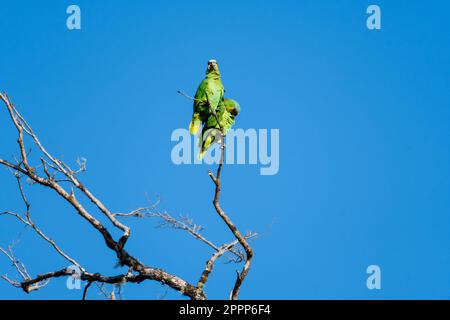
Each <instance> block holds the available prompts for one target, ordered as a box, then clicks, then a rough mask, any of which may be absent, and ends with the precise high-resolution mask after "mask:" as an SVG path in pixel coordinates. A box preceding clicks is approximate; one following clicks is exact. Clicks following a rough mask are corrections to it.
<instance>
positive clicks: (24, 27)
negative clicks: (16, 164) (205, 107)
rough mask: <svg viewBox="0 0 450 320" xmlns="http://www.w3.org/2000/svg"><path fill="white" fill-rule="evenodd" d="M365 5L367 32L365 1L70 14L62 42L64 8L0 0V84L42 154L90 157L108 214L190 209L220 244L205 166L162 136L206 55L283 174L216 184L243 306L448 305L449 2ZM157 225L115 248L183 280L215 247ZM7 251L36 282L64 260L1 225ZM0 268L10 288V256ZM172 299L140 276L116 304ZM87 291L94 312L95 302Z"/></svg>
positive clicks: (70, 234)
mask: <svg viewBox="0 0 450 320" xmlns="http://www.w3.org/2000/svg"><path fill="white" fill-rule="evenodd" d="M375 3H376V4H378V5H379V6H380V7H381V11H382V29H381V30H379V31H371V30H368V29H367V27H366V19H367V17H368V15H367V14H366V8H367V7H368V5H370V4H372V2H369V1H331V0H329V1H276V2H275V1H272V2H268V1H267V2H263V1H245V2H244V1H227V2H226V3H223V2H214V1H196V2H195V3H188V2H181V1H171V2H170V3H167V2H163V1H152V2H151V3H150V1H126V2H125V1H81V0H80V1H76V4H78V5H79V6H80V7H81V11H82V30H80V31H69V30H68V29H67V28H66V18H67V16H68V15H67V14H66V8H67V6H68V5H70V4H72V2H69V1H46V2H45V4H44V2H42V1H35V2H33V3H31V2H29V1H14V2H12V1H5V0H2V1H1V11H2V18H1V19H0V36H1V41H0V90H2V91H6V92H8V94H9V95H10V97H11V98H12V100H13V102H15V104H16V106H17V107H18V108H19V109H20V110H21V112H22V113H23V114H24V115H25V117H26V118H27V119H28V120H29V122H30V123H31V124H32V126H33V128H34V130H35V131H36V132H37V133H38V134H39V136H40V138H41V140H42V141H43V143H44V144H45V145H46V147H47V148H48V149H49V150H50V151H51V152H52V153H53V154H54V155H55V156H58V157H61V158H62V159H63V160H65V161H67V162H68V163H69V164H72V165H73V164H74V160H75V159H76V158H77V157H80V156H82V157H86V158H87V159H88V171H87V172H86V173H84V174H83V175H82V176H81V178H80V179H81V180H82V181H83V182H84V183H85V184H86V185H88V186H89V187H90V189H91V190H92V191H93V192H94V193H95V194H96V195H98V196H99V197H100V198H101V199H102V201H103V202H104V203H105V204H106V205H107V206H108V207H109V208H110V209H111V210H112V211H115V212H116V211H120V212H125V211H130V210H133V209H135V208H137V207H140V206H142V205H146V197H145V194H146V193H148V195H149V196H150V197H151V198H152V199H155V198H156V197H157V196H160V197H161V204H160V206H159V209H160V210H161V211H164V210H167V211H168V212H170V213H171V214H173V215H174V216H177V215H178V214H184V215H189V216H190V217H191V218H193V219H194V220H195V222H197V223H199V224H201V225H203V226H205V227H206V230H205V232H204V234H205V236H207V237H208V238H209V239H211V240H214V241H215V242H216V243H218V244H222V243H225V242H228V241H230V240H232V234H231V233H230V232H229V230H228V229H227V228H226V227H225V226H224V224H223V223H222V222H221V221H220V219H219V217H218V216H217V214H216V213H215V212H214V210H213V207H212V205H211V201H212V197H213V186H212V183H211V181H210V179H209V177H208V176H207V170H208V169H209V167H208V166H207V165H202V166H198V165H196V166H194V165H181V166H175V165H174V164H173V163H172V162H171V159H170V152H171V149H172V147H173V146H174V144H175V143H173V142H171V141H170V136H171V133H172V131H173V130H174V129H176V128H186V127H187V125H188V122H189V120H190V116H191V112H192V109H191V108H192V107H191V102H190V101H188V100H186V99H184V98H183V97H181V96H180V95H178V94H177V93H176V90H178V89H181V90H184V91H186V92H188V93H190V94H194V93H195V90H196V88H197V85H198V84H199V82H200V81H201V80H202V78H203V76H204V70H205V66H206V61H207V60H208V59H210V58H215V59H217V60H218V62H219V66H220V70H221V73H222V79H223V82H224V85H225V87H226V89H227V94H228V95H229V96H230V97H233V98H235V99H236V100H238V101H239V102H240V104H241V108H242V113H241V114H240V116H239V117H238V119H237V124H236V127H239V128H243V129H248V128H255V129H259V128H278V129H280V171H279V173H278V174H277V175H275V176H261V175H260V174H259V166H257V165H230V166H226V167H225V168H224V171H223V195H222V205H223V207H224V209H225V210H226V211H227V212H228V213H229V215H230V216H231V217H232V219H233V220H234V222H235V223H236V224H237V225H238V227H239V228H240V229H241V230H242V231H244V232H245V231H247V230H252V231H256V232H258V233H259V234H260V237H259V238H258V239H256V240H254V241H252V246H253V248H254V251H255V259H254V263H253V266H252V270H251V272H250V274H249V276H248V278H247V280H246V282H245V283H244V285H243V287H242V291H241V295H240V297H241V298H245V299H316V298H319V299H324V298H325V299H347V298H356V299H373V298H383V299H391V298H392V299H397V298H408V299H409V298H421V299H429V298H430V299H431V298H450V252H449V250H448V248H449V247H448V246H449V243H450V232H449V231H450V217H449V212H450V198H449V196H448V192H449V191H450V180H449V178H450V165H449V163H450V148H449V147H450V139H449V137H450V135H449V133H450V77H449V74H450V41H449V40H450V37H449V36H450V31H449V27H448V11H449V10H450V5H449V3H448V2H447V1H433V2H427V1H400V0H398V1H375ZM15 139H16V133H15V131H14V129H13V127H12V125H11V123H10V121H9V120H8V118H7V113H6V108H4V107H3V106H2V107H1V109H0V158H3V159H5V158H6V159H12V157H13V155H14V154H16V155H17V154H18V153H17V152H18V151H17V144H16V142H15ZM33 154H36V150H34V152H33V153H32V155H33ZM35 160H36V158H35ZM212 168H213V167H212ZM0 190H1V193H0V211H3V210H17V211H19V210H23V206H22V203H21V202H20V198H19V194H18V192H17V189H16V184H15V180H14V178H13V177H12V175H11V174H10V172H9V171H8V170H6V169H5V168H2V169H1V170H0ZM26 191H27V194H28V197H29V200H30V201H31V202H32V217H33V218H34V220H35V222H36V223H37V224H38V225H39V226H40V227H41V228H42V229H43V231H44V232H46V233H47V234H48V235H49V236H51V237H52V238H53V239H55V240H56V241H57V243H58V244H59V245H60V246H61V247H62V248H63V249H64V250H65V251H66V252H67V253H69V254H70V255H71V256H72V257H74V258H75V259H76V260H77V261H79V262H80V263H82V264H83V265H84V266H85V267H86V268H87V269H88V270H89V271H92V272H97V271H99V272H103V273H106V274H111V275H112V274H116V273H119V272H123V271H124V270H121V269H120V268H116V269H115V268H114V267H113V266H114V264H115V262H116V258H115V256H114V254H113V253H112V252H111V251H110V250H107V249H105V246H104V243H103V240H102V239H101V238H100V236H99V234H98V233H97V232H95V231H94V230H93V229H92V228H91V227H90V226H89V225H88V223H87V222H85V221H84V220H82V219H81V218H80V217H79V216H78V215H77V214H76V213H75V212H74V210H72V209H71V208H70V207H69V206H67V205H66V204H65V203H64V202H63V201H62V200H60V199H59V198H58V197H57V196H56V195H55V194H53V193H52V192H50V191H49V190H46V189H44V188H43V187H39V186H27V187H26ZM88 208H89V209H90V210H92V212H95V211H94V208H93V207H92V206H89V205H88ZM95 214H96V216H97V217H99V219H102V221H104V219H103V218H102V217H101V215H100V214H99V213H98V212H95ZM157 222H158V221H156V220H151V219H146V220H126V221H125V223H127V224H128V225H130V226H131V227H132V232H133V234H132V237H131V239H130V240H129V242H128V244H127V248H128V250H129V251H130V253H132V254H133V255H135V256H137V257H139V258H140V259H141V260H142V261H144V262H145V263H146V264H149V265H152V266H156V267H160V268H164V269H165V270H167V271H168V272H171V273H175V274H177V275H179V276H181V277H183V278H184V279H186V280H188V281H190V282H196V280H197V279H198V277H199V275H200V272H201V270H202V269H203V267H204V263H205V261H206V260H207V259H208V257H209V256H210V254H211V253H212V252H211V250H210V249H209V248H208V247H206V246H205V245H203V244H202V243H200V242H198V241H196V240H194V239H193V238H191V237H190V236H189V235H188V234H185V233H183V232H180V231H175V230H170V229H161V228H155V226H157ZM110 229H111V227H110ZM114 235H115V236H118V235H119V233H118V232H114ZM15 239H16V240H19V242H18V243H16V245H15V247H14V249H15V252H16V254H17V256H18V257H20V258H21V259H22V260H23V262H24V263H25V264H26V265H27V266H28V269H29V271H30V273H31V274H32V275H37V274H39V273H43V272H47V271H52V270H56V269H58V268H62V267H64V266H66V265H67V263H66V261H64V260H63V259H62V258H60V257H59V256H58V255H57V254H56V253H55V252H54V251H53V250H52V249H51V248H50V246H49V245H48V244H47V243H45V242H44V241H43V240H42V239H40V238H38V237H37V236H36V235H35V234H34V233H33V232H32V231H30V230H26V229H24V228H23V226H21V225H20V224H19V223H18V222H17V221H16V220H14V219H12V218H9V217H1V220H0V245H1V246H2V247H7V246H8V245H9V244H10V243H11V242H12V241H13V240H15ZM371 264H376V265H379V266H380V267H381V271H382V289H381V290H368V289H367V287H366V279H367V276H368V275H367V274H366V268H367V266H369V265H371ZM236 267H237V266H235V265H230V264H223V263H222V262H219V263H218V264H217V265H216V268H215V271H214V273H213V275H212V276H211V279H210V282H208V284H207V288H206V289H207V293H208V296H209V297H210V298H217V299H218V298H227V297H228V294H229V291H230V290H231V289H232V285H233V281H234V279H235V269H236ZM0 270H1V273H3V274H4V273H7V274H8V275H9V276H10V277H11V278H16V274H15V272H14V269H13V268H12V267H11V266H10V263H9V262H8V261H7V260H6V259H5V257H3V256H1V257H0ZM166 291H167V290H166V288H165V287H163V286H161V285H160V284H158V283H155V282H151V281H147V282H145V283H142V284H141V285H134V284H127V285H126V286H125V287H124V289H123V296H124V298H126V299H158V298H161V297H163V296H165V298H173V299H176V298H182V297H181V295H180V294H179V293H178V292H175V291H173V290H170V289H169V290H168V291H167V292H166ZM81 294H82V291H79V290H72V291H71V290H67V289H66V286H65V280H64V279H58V280H53V281H51V283H50V284H49V285H48V286H47V288H45V289H43V290H41V291H38V292H34V293H32V294H30V295H27V294H25V293H23V292H22V291H21V290H20V289H16V288H13V287H11V286H10V285H9V284H7V283H6V282H4V281H1V282H0V298H2V299H48V298H54V299H79V298H81ZM88 297H89V298H91V299H96V298H99V299H101V298H103V297H102V296H101V295H100V294H99V293H98V290H96V289H94V288H93V289H91V291H90V292H89V296H88Z"/></svg>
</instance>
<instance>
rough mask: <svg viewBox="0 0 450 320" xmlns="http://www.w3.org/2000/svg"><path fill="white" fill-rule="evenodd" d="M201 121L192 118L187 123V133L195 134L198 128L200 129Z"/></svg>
mask: <svg viewBox="0 0 450 320" xmlns="http://www.w3.org/2000/svg"><path fill="white" fill-rule="evenodd" d="M201 125H202V123H201V122H200V121H199V120H192V121H191V123H190V124H189V133H190V134H192V135H196V134H197V132H198V130H200V127H201Z"/></svg>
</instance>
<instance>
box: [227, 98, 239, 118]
mask: <svg viewBox="0 0 450 320" xmlns="http://www.w3.org/2000/svg"><path fill="white" fill-rule="evenodd" d="M223 103H224V105H225V109H226V110H227V111H228V112H229V113H231V114H232V115H233V116H235V117H236V116H237V115H238V114H239V112H241V106H240V105H239V103H238V102H237V101H236V100H233V99H224V100H223Z"/></svg>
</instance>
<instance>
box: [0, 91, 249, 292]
mask: <svg viewBox="0 0 450 320" xmlns="http://www.w3.org/2000/svg"><path fill="white" fill-rule="evenodd" d="M180 94H183V93H181V92H180ZM183 95H185V94H183ZM185 96H186V97H188V98H191V97H189V96H187V95H185ZM192 99H194V98H192ZM0 100H2V101H3V102H4V104H5V106H6V108H7V111H8V114H9V116H10V119H11V121H12V123H13V125H14V127H15V128H16V131H17V135H18V139H17V143H18V145H19V154H20V156H19V157H18V158H15V157H14V161H8V160H4V159H1V158H0V165H3V166H4V167H6V168H8V169H9V170H10V171H11V172H12V173H13V175H14V177H15V178H16V181H17V185H18V189H19V192H20V196H21V199H22V202H23V203H24V206H25V210H24V213H22V214H20V213H17V212H14V211H4V212H0V216H10V217H13V218H15V219H17V220H18V221H19V222H20V223H22V224H24V225H25V226H27V227H30V228H31V229H32V230H33V231H34V232H35V233H36V234H38V235H39V237H40V238H42V239H43V240H45V241H46V242H47V243H49V244H50V245H51V246H52V248H53V249H54V250H55V251H56V252H57V253H58V254H59V255H60V256H62V257H63V258H64V259H65V260H67V261H68V262H70V263H71V264H72V265H74V266H77V267H78V268H79V270H80V274H79V275H77V276H79V279H80V280H81V281H85V282H87V284H86V285H85V287H84V290H83V297H82V299H83V300H84V299H86V296H87V292H88V290H89V288H90V287H91V285H92V283H94V284H96V285H97V287H98V288H99V289H100V291H101V292H103V293H104V294H105V296H106V297H107V298H108V299H115V291H114V290H113V291H112V293H111V294H109V293H108V292H106V291H105V289H104V285H105V284H110V285H114V286H118V287H120V286H121V285H123V284H124V283H128V282H129V283H140V282H142V281H145V280H152V281H158V282H160V283H161V284H164V285H167V286H168V287H171V288H173V289H174V290H177V291H179V292H180V293H182V294H183V295H185V296H187V297H189V298H191V299H194V300H204V299H206V294H205V292H204V287H205V284H206V282H207V281H208V279H209V276H210V274H211V272H212V270H213V266H214V263H215V262H216V261H217V260H218V259H219V258H220V257H222V256H224V255H225V254H226V253H229V254H231V255H234V258H228V260H229V261H233V262H241V261H243V260H244V259H245V263H244V267H243V269H242V271H241V272H240V273H238V278H237V280H236V282H235V284H234V288H233V291H232V293H231V295H230V298H231V299H237V297H238V293H239V290H240V287H241V285H242V282H243V281H244V279H245V277H246V275H247V273H248V271H249V268H250V264H251V260H252V257H253V251H252V249H251V248H250V246H249V244H248V242H247V240H248V239H249V238H252V237H254V236H255V235H256V234H247V235H246V236H242V235H241V233H240V232H239V231H238V229H237V228H236V227H235V225H234V224H233V223H232V222H231V220H230V219H229V217H228V216H227V215H226V214H225V212H224V211H223V210H222V209H221V207H220V204H219V198H220V189H221V185H220V174H221V170H222V166H223V161H224V152H225V144H224V139H223V129H222V128H220V129H221V133H222V146H221V148H222V155H221V162H220V164H219V167H218V169H217V174H216V176H214V175H213V174H212V173H211V172H209V176H210V177H211V179H212V180H213V182H214V184H215V196H214V202H213V204H214V207H215V209H216V211H217V213H218V214H219V216H220V217H221V218H222V220H223V221H224V222H225V223H226V224H227V226H228V227H229V228H230V230H231V231H232V233H233V235H234V236H235V238H236V240H235V241H233V242H231V243H229V244H225V245H222V246H218V245H216V244H214V242H212V241H210V240H208V239H207V238H206V237H204V236H203V235H202V234H201V231H202V230H203V227H202V226H201V225H197V224H195V223H194V222H193V220H192V219H190V218H187V217H183V216H182V217H181V219H175V218H173V217H172V216H171V215H169V214H168V213H166V212H165V213H161V212H158V211H156V210H155V208H156V205H152V206H150V207H145V208H144V207H143V208H138V209H136V210H133V211H131V212H129V213H112V211H110V210H109V209H108V208H107V207H106V206H105V205H104V204H103V203H102V202H101V200H100V199H98V198H97V197H96V196H94V194H93V193H91V191H90V190H89V189H88V188H87V187H86V186H85V185H84V184H83V183H82V182H81V181H80V180H79V178H78V175H79V174H80V173H81V172H84V171H86V159H84V158H81V159H78V160H77V164H78V169H76V170H73V169H71V168H70V167H69V165H67V164H66V163H64V162H63V161H61V160H59V159H57V158H56V157H54V156H53V155H51V154H50V153H49V152H48V151H47V150H46V149H45V148H44V146H43V145H42V143H41V142H40V140H39V139H38V137H37V135H36V134H35V133H34V131H33V129H32V128H31V126H30V125H29V124H28V123H27V122H26V120H25V119H24V117H23V116H22V115H21V114H20V113H19V112H18V110H17V109H16V108H15V106H14V105H13V103H12V102H11V101H10V99H9V97H8V96H7V95H6V94H4V93H0ZM214 115H215V116H216V120H218V119H217V115H216V114H215V112H214ZM25 137H28V138H29V139H31V141H32V142H33V143H34V145H36V146H37V147H38V151H39V152H40V153H41V155H42V156H41V157H40V158H39V164H38V165H32V163H31V162H30V159H29V157H30V150H31V149H27V148H26V143H25V140H26V139H25ZM22 178H26V179H27V182H28V183H29V184H31V185H40V186H44V187H47V188H49V189H50V190H53V192H55V193H56V194H57V195H58V196H59V197H61V198H62V199H64V200H65V201H66V202H67V203H68V204H69V205H70V206H71V207H72V208H73V209H74V210H75V212H76V213H77V214H78V215H79V216H80V217H81V218H82V219H84V220H85V221H86V222H88V223H89V224H90V226H91V227H93V228H94V229H95V230H97V231H98V233H99V234H100V236H101V237H102V238H103V240H104V242H105V244H106V246H107V247H108V248H109V249H110V250H112V251H113V252H114V253H115V254H116V256H117V258H118V260H119V264H120V265H122V266H127V267H128V268H129V269H128V272H127V274H119V275H115V276H106V275H103V274H100V273H92V272H88V271H87V270H86V269H85V268H83V267H82V264H81V263H79V262H77V260H75V259H74V258H72V257H71V256H69V255H68V254H67V253H65V252H64V251H63V250H62V249H61V247H60V246H59V245H57V243H56V242H55V241H54V240H53V239H51V238H50V237H48V236H47V235H46V234H45V233H44V232H43V231H42V230H41V229H40V228H39V227H38V226H37V225H36V224H35V223H34V221H33V220H32V219H31V212H30V210H31V203H30V202H29V200H28V199H27V197H26V194H25V192H24V188H23V186H22V182H21V181H22V180H21V179H22ZM76 194H81V195H82V196H84V197H86V198H87V199H88V200H90V201H91V203H93V204H94V206H95V208H96V209H97V210H98V211H99V212H100V213H101V214H103V215H105V216H106V217H107V218H108V221H109V222H110V223H111V224H112V225H113V226H114V227H116V228H118V229H119V230H121V231H122V232H123V234H122V236H121V237H120V238H119V239H118V240H115V239H114V238H113V236H112V235H111V233H110V232H109V231H108V230H107V228H106V226H105V225H103V224H102V223H101V222H100V221H99V220H98V219H97V218H96V216H95V213H93V212H90V211H88V209H87V208H86V207H85V206H83V205H82V203H81V202H80V201H79V200H78V199H77V197H76ZM158 202H159V200H158ZM127 217H136V218H146V217H156V218H158V219H161V223H160V225H159V226H160V227H170V228H173V229H178V230H183V231H186V232H187V233H189V234H190V235H191V236H193V237H194V238H195V239H197V240H199V241H201V242H203V243H205V244H207V245H208V246H209V247H211V248H212V249H214V251H215V253H214V254H213V255H212V257H211V258H210V259H209V260H208V261H207V263H206V266H205V269H204V270H203V272H202V274H201V277H200V279H199V280H198V282H197V284H196V285H192V284H190V283H188V282H187V281H185V280H183V279H182V278H180V277H179V276H176V275H173V274H171V273H168V272H166V271H164V270H162V269H160V268H155V267H151V266H147V265H145V264H144V263H142V262H141V261H139V260H138V259H137V258H135V257H134V256H132V255H130V254H129V253H128V252H127V251H126V250H125V245H126V242H127V240H128V238H129V237H130V234H131V230H130V228H129V227H128V226H126V225H125V224H123V223H122V222H120V221H119V220H118V218H127ZM238 245H240V246H242V248H243V249H244V250H245V253H246V254H245V256H244V254H243V253H242V251H241V250H240V248H238ZM0 253H2V254H3V255H4V256H5V257H6V258H7V259H8V260H9V261H10V262H11V264H12V266H13V267H14V268H15V270H16V271H17V273H18V274H19V276H20V278H21V280H20V281H19V280H13V279H10V278H9V277H7V276H6V275H2V276H1V278H2V279H4V280H5V281H7V282H8V283H9V284H11V285H13V286H14V287H17V288H22V289H23V290H24V291H25V292H26V293H30V292H32V291H35V290H39V289H41V288H43V287H44V286H46V285H47V284H48V282H49V281H50V280H51V279H53V278H59V277H71V276H73V270H71V269H70V268H63V269H59V270H56V271H52V272H48V273H45V274H41V275H37V276H35V277H31V276H30V274H29V273H28V271H27V269H26V267H25V265H24V264H23V263H22V262H21V261H20V260H19V259H17V258H16V257H15V255H14V253H13V250H12V246H9V247H8V249H3V248H0ZM118 294H119V297H121V292H120V288H119V291H118Z"/></svg>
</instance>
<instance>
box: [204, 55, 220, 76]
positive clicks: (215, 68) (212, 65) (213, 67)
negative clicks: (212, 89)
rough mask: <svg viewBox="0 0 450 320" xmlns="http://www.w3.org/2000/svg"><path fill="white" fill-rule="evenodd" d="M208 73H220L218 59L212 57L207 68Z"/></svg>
mask: <svg viewBox="0 0 450 320" xmlns="http://www.w3.org/2000/svg"><path fill="white" fill-rule="evenodd" d="M206 74H207V75H208V74H217V75H220V72H219V65H218V64H217V61H216V60H214V59H211V60H209V61H208V66H207V68H206Z"/></svg>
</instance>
